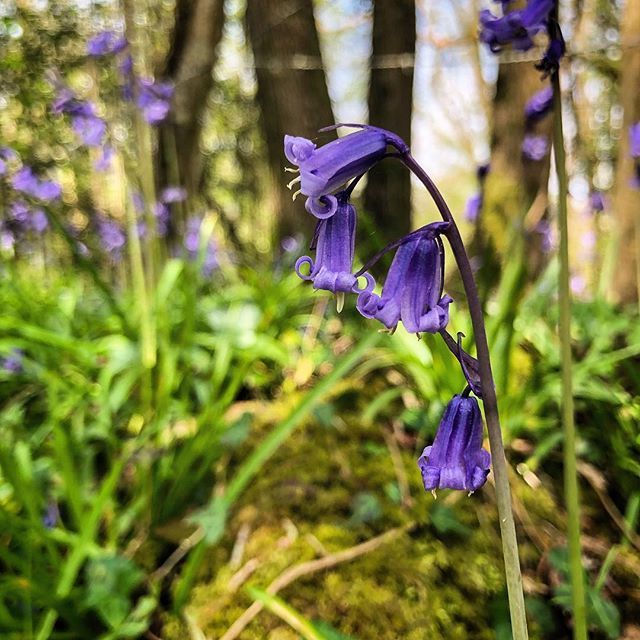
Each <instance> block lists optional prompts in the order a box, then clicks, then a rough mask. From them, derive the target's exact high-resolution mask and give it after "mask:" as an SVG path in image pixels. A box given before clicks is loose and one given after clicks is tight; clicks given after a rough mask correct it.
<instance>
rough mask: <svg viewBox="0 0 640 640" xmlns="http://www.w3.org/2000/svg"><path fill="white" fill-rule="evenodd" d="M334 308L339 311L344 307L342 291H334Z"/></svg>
mask: <svg viewBox="0 0 640 640" xmlns="http://www.w3.org/2000/svg"><path fill="white" fill-rule="evenodd" d="M336 309H337V310H338V313H340V312H341V311H342V310H343V309H344V292H343V291H338V292H337V293H336Z"/></svg>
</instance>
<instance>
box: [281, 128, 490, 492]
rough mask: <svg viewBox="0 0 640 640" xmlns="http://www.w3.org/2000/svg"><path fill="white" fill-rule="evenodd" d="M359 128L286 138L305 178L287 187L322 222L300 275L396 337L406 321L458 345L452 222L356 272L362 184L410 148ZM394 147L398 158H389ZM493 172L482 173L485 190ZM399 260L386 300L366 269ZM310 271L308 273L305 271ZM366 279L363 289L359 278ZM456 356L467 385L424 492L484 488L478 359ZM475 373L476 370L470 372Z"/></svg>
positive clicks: (431, 451)
mask: <svg viewBox="0 0 640 640" xmlns="http://www.w3.org/2000/svg"><path fill="white" fill-rule="evenodd" d="M349 126H356V127H358V128H359V131H357V132H355V133H351V134H349V135H346V136H344V137H342V138H338V139H337V140H334V141H333V142H330V143H328V144H326V145H324V146H320V147H318V146H317V145H316V144H315V143H314V142H312V141H311V140H308V139H306V138H300V137H294V136H285V138H284V153H285V156H286V157H287V160H289V162H291V163H292V164H293V165H295V167H296V169H287V170H288V171H294V172H299V173H300V175H299V176H298V177H296V178H295V179H294V180H293V181H292V182H291V183H289V185H288V186H289V188H292V187H293V186H294V185H296V184H299V186H300V190H299V191H297V192H296V193H295V194H294V199H295V196H297V195H298V193H302V194H304V195H305V196H307V201H306V205H305V208H306V210H307V211H308V212H309V213H310V214H311V215H312V216H314V217H315V218H317V223H316V231H315V234H314V237H313V240H312V242H311V249H312V250H314V251H315V255H314V257H311V256H308V255H303V256H301V257H300V258H298V260H297V261H296V263H295V270H296V273H297V274H298V276H299V277H300V278H302V279H303V280H308V281H310V282H312V284H313V287H314V289H323V290H326V291H331V292H332V293H335V294H336V297H337V299H338V311H340V310H341V308H342V305H343V303H344V297H345V295H346V294H349V293H356V294H357V302H356V308H357V310H358V311H359V312H360V313H361V314H362V315H363V316H364V317H365V318H371V319H376V320H378V321H379V322H381V323H382V324H383V325H384V326H385V327H386V329H387V330H388V331H389V332H391V333H393V332H394V331H395V330H396V328H397V326H398V324H399V323H400V322H402V324H403V325H404V328H405V329H406V330H407V331H408V332H410V333H416V334H417V335H418V336H420V334H421V333H433V334H436V333H441V334H444V335H443V337H445V336H446V337H445V341H447V340H449V341H451V340H453V338H451V336H449V334H448V333H447V332H446V331H445V328H446V326H447V324H448V322H449V305H450V304H451V302H452V299H451V298H450V297H449V296H448V295H443V287H444V248H443V245H442V237H441V236H442V235H443V234H446V232H447V230H448V229H449V227H450V223H449V222H434V223H431V224H428V225H426V226H425V227H422V228H421V229H418V230H416V231H413V232H411V233H409V234H408V235H406V236H405V237H404V238H401V239H400V240H398V241H396V242H393V243H391V244H390V245H389V246H387V247H386V248H385V249H384V250H383V251H381V252H380V253H378V254H377V255H376V256H374V257H373V258H372V259H371V260H370V261H369V262H368V263H366V264H365V266H364V267H363V268H361V269H360V270H358V271H354V268H353V261H354V255H355V246H356V245H355V242H356V222H357V214H356V209H355V207H354V206H353V204H352V203H351V202H350V197H351V193H352V191H353V188H354V187H355V185H356V183H357V182H358V181H359V180H360V178H361V177H362V176H363V175H364V174H365V173H366V172H367V171H369V169H371V167H372V166H373V165H374V164H376V163H377V162H379V161H381V160H382V159H384V158H385V157H389V156H393V157H401V158H402V157H403V156H407V155H408V153H409V150H408V147H407V145H406V144H405V143H404V141H402V140H401V139H400V138H398V137H397V136H396V135H394V134H392V133H390V132H388V131H385V130H383V129H379V128H376V127H368V126H363V125H349ZM388 147H392V148H393V152H391V153H388V151H387V149H388ZM488 171H489V167H488V165H486V166H482V167H480V168H479V169H478V180H479V181H480V183H481V185H482V183H483V182H484V180H485V177H486V175H487V172H488ZM392 250H395V255H394V258H393V261H392V263H391V266H390V267H389V271H388V273H387V275H386V278H385V280H384V286H383V287H382V291H381V292H380V293H376V291H375V287H376V283H375V280H374V279H373V277H372V276H371V275H370V274H369V273H368V271H367V269H368V268H370V267H372V266H373V265H374V264H375V263H376V262H377V261H378V260H379V259H380V258H381V257H382V256H383V255H384V254H385V253H387V252H389V251H392ZM303 269H304V271H303ZM361 277H362V278H364V284H363V285H362V286H361V285H360V284H359V281H358V279H359V278H361ZM456 357H458V359H459V360H460V362H461V364H462V369H463V372H464V373H465V377H467V380H468V381H469V385H468V387H467V390H466V392H465V393H463V395H462V396H455V397H454V399H453V400H452V401H451V403H450V404H449V406H448V408H447V410H446V412H445V415H444V417H443V419H442V422H441V424H440V427H439V429H438V433H437V435H436V438H435V441H434V443H433V445H432V446H430V447H427V448H426V449H425V450H424V452H423V454H422V456H421V458H420V460H419V466H420V469H421V470H422V476H423V481H424V486H425V489H427V490H431V491H435V490H436V489H437V488H443V489H444V488H450V489H464V490H466V491H469V492H473V491H475V490H477V489H479V488H480V487H481V486H482V485H483V484H484V482H485V481H486V478H487V474H488V473H489V464H490V456H489V453H488V452H487V451H485V450H484V449H483V448H482V418H481V415H480V408H479V406H478V402H477V400H476V399H475V398H472V397H468V393H470V392H471V391H472V390H473V391H474V392H475V393H479V385H478V380H477V376H476V375H475V372H471V371H470V369H469V367H467V364H471V363H474V362H475V360H474V359H473V358H471V356H468V354H465V353H464V352H463V351H462V349H461V347H460V345H458V349H457V350H456ZM472 368H473V367H472Z"/></svg>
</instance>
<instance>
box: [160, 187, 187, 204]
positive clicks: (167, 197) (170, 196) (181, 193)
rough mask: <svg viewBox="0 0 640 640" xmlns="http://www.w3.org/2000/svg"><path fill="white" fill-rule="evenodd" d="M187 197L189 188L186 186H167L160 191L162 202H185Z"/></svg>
mask: <svg viewBox="0 0 640 640" xmlns="http://www.w3.org/2000/svg"><path fill="white" fill-rule="evenodd" d="M186 199H187V190H186V189H185V188H184V187H165V188H164V189H163V190H162V191H161V192H160V202H164V203H165V204H171V203H173V202H183V201H184V200H186Z"/></svg>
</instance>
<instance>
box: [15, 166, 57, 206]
mask: <svg viewBox="0 0 640 640" xmlns="http://www.w3.org/2000/svg"><path fill="white" fill-rule="evenodd" d="M10 182H11V186H12V187H13V188H14V189H15V190H16V191H19V192H20V193H23V194H25V195H28V196H31V197H32V198H36V199H37V200H42V201H43V202H51V201H53V200H58V199H59V198H60V196H61V195H62V187H61V186H60V185H59V184H58V183H57V182H55V181H53V180H40V178H38V176H36V175H35V174H34V173H33V169H32V168H31V167H27V166H25V167H22V169H20V170H19V171H17V172H16V173H15V174H14V175H13V177H12V178H11V180H10Z"/></svg>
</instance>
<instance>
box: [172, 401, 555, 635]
mask: <svg viewBox="0 0 640 640" xmlns="http://www.w3.org/2000/svg"><path fill="white" fill-rule="evenodd" d="M353 400H355V398H351V397H343V398H342V403H343V404H344V405H345V407H349V409H342V408H336V407H333V408H330V407H328V405H327V406H326V407H323V411H321V412H319V417H318V416H317V417H316V420H314V421H313V422H310V423H308V424H306V425H305V426H304V428H302V429H300V430H299V431H297V432H296V433H294V434H293V436H292V437H291V438H290V439H289V440H288V441H287V443H286V444H285V445H284V446H283V447H281V449H280V450H279V451H278V452H277V454H276V455H275V456H274V458H273V459H272V460H271V461H270V463H269V469H268V473H265V474H262V475H261V476H260V477H259V478H258V479H257V480H256V481H255V482H254V483H253V485H252V486H251V488H250V489H249V490H248V491H247V492H246V494H245V495H244V497H243V499H242V500H241V503H240V504H239V505H238V509H237V512H236V516H235V518H234V519H233V521H232V522H231V523H230V526H229V527H228V530H227V535H226V537H225V538H224V540H223V543H222V544H221V545H220V546H218V547H217V548H216V549H215V550H213V551H211V552H210V553H209V554H208V555H207V557H206V559H205V561H204V562H203V567H202V569H201V572H200V575H199V580H198V585H197V586H196V587H195V589H194V591H193V594H192V598H191V601H190V603H189V605H188V607H187V617H188V618H189V620H190V621H191V622H190V624H192V625H195V627H196V628H199V629H201V630H202V632H203V633H204V634H205V636H206V637H210V638H219V637H221V636H222V634H223V633H224V632H225V630H226V629H227V628H228V627H229V626H230V625H231V624H232V623H233V622H234V620H236V618H238V617H239V616H240V615H241V614H242V613H243V611H244V610H245V609H247V608H248V607H249V606H250V605H251V603H252V599H251V598H250V597H249V595H248V594H247V592H246V589H247V588H248V587H257V588H259V589H263V590H264V589H266V588H267V587H268V585H269V584H270V583H271V582H272V581H273V580H274V579H275V578H277V577H278V576H279V575H280V574H281V573H282V572H283V571H285V570H286V569H288V568H290V567H292V566H294V565H297V564H298V563H300V562H306V561H309V560H312V559H314V558H319V557H322V555H323V554H332V553H336V552H338V551H341V550H344V549H347V548H349V547H353V546H354V545H357V544H359V543H362V542H363V541H365V540H368V539H371V538H373V537H374V536H377V535H380V534H382V533H384V532H385V531H388V530H390V529H393V528H396V527H407V530H406V532H404V533H400V534H399V536H398V537H397V538H396V539H394V540H392V541H390V542H386V543H384V544H382V545H381V546H379V547H378V548H376V549H375V550H373V551H370V552H369V553H367V554H365V555H362V556H360V557H357V558H355V559H353V560H350V561H348V562H344V563H341V564H339V565H337V566H334V567H332V568H329V569H326V570H322V571H318V572H315V573H313V574H309V575H305V576H302V577H300V578H299V579H298V580H296V581H295V582H293V583H292V584H290V585H289V586H287V587H286V588H284V589H283V590H282V591H280V592H279V593H278V596H279V597H281V598H282V599H283V600H285V601H286V602H287V603H288V604H289V605H291V606H292V607H293V608H294V609H296V610H298V611H299V612H302V613H303V614H304V616H305V617H307V618H308V619H311V620H322V621H324V622H327V623H329V624H330V625H331V626H332V627H333V628H335V629H337V630H339V631H340V633H341V634H343V635H345V636H347V637H350V638H359V639H364V638H381V639H386V638H389V639H391V638H406V639H408V640H413V639H415V640H417V639H422V638H452V639H456V638H461V639H462V638H479V639H483V638H487V639H488V638H494V637H496V635H495V634H496V628H497V627H499V625H500V624H501V622H503V618H504V615H503V609H504V607H505V606H506V605H504V606H503V604H504V584H503V576H502V568H501V567H502V564H501V550H500V541H499V535H498V531H497V526H498V523H497V515H496V509H495V504H494V501H493V489H492V488H491V487H486V488H485V489H484V490H482V491H480V492H479V493H478V494H476V495H473V496H471V497H467V496H465V495H463V494H459V493H454V492H447V491H444V492H441V493H440V494H439V495H438V499H437V500H436V501H434V500H433V498H432V496H431V495H429V494H426V493H425V492H424V490H423V488H422V486H421V481H420V474H419V471H418V469H417V466H416V464H415V457H416V455H415V451H416V447H419V446H420V444H421V443H420V442H416V439H415V438H413V437H409V438H408V439H407V440H408V441H407V442H406V443H404V446H403V448H402V451H401V456H402V465H403V468H404V472H405V473H406V476H407V480H408V484H409V492H410V497H411V502H412V506H410V507H406V506H403V505H402V503H401V499H400V491H399V486H398V479H397V474H396V471H395V470H394V465H393V463H392V461H391V457H390V454H389V450H388V448H387V445H386V443H385V438H384V437H383V432H382V431H383V429H388V430H389V432H390V431H391V429H390V426H389V424H388V421H377V422H375V423H374V424H372V425H366V424H364V423H363V420H362V419H361V414H362V412H361V411H359V407H358V406H357V404H358V403H359V402H362V400H360V399H358V403H354V402H352V401H353ZM354 404H355V405H356V407H355V409H354ZM521 484H522V485H523V486H522V488H521V489H522V493H523V494H524V495H525V497H526V498H527V503H526V508H527V510H528V512H529V513H530V515H532V516H533V517H536V515H539V517H543V518H546V517H551V516H552V514H553V511H554V505H553V502H552V500H551V499H550V497H549V495H548V494H547V493H546V492H545V491H544V489H542V488H540V489H538V490H537V491H536V492H535V493H536V496H533V495H532V490H531V489H530V488H528V487H526V485H524V484H523V483H521ZM242 531H244V532H245V533H247V532H248V538H247V540H246V546H245V547H244V550H243V554H242V558H241V559H240V558H238V557H237V556H235V557H233V549H234V546H236V545H237V539H238V537H239V536H242V535H243V534H242V533H240V532H242ZM236 551H237V547H236ZM521 553H522V556H523V559H528V560H529V561H530V562H531V564H532V566H534V563H535V562H537V559H538V558H537V555H538V554H537V552H536V550H535V549H534V548H533V547H532V546H531V544H530V543H529V542H527V541H525V540H523V545H522V548H521ZM247 563H248V564H247ZM253 565H255V567H254V566H253ZM243 567H244V568H245V569H246V568H247V567H251V568H253V569H254V570H253V571H251V572H250V575H249V576H248V578H247V579H246V581H244V582H242V583H241V585H239V583H238V575H241V574H242V572H243V570H244V569H243ZM239 572H240V573H239ZM234 576H235V577H234ZM535 629H536V625H535V622H534V633H533V636H532V637H542V636H540V635H539V634H538V635H536V632H535ZM187 633H188V629H187V627H186V626H185V623H184V622H181V621H180V620H179V619H178V618H176V617H171V616H167V617H166V618H165V620H164V626H163V638H165V639H166V640H174V639H175V640H177V639H178V638H184V637H187V636H186V634H187ZM239 637H240V638H247V639H249V638H256V639H258V638H260V639H263V638H269V639H276V638H277V639H286V638H296V637H298V636H297V634H295V633H294V632H293V631H292V630H291V629H290V628H289V627H288V626H287V625H286V624H285V623H284V622H282V621H281V620H280V619H279V618H277V617H276V616H274V615H273V614H272V613H269V612H267V611H262V612H261V613H259V614H258V615H257V616H256V617H255V618H254V619H253V621H252V622H251V623H250V624H249V625H248V627H247V628H246V629H245V630H244V631H243V632H242V633H241V634H240V636H239Z"/></svg>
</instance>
